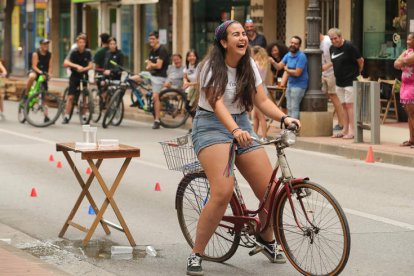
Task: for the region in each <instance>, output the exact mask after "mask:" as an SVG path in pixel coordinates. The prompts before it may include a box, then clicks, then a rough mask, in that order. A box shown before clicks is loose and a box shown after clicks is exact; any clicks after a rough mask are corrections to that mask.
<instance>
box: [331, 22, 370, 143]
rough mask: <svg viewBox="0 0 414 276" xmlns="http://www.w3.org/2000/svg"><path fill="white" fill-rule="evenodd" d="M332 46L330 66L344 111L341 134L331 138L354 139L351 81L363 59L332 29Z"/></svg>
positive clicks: (355, 78)
mask: <svg viewBox="0 0 414 276" xmlns="http://www.w3.org/2000/svg"><path fill="white" fill-rule="evenodd" d="M328 36H329V38H330V39H331V42H332V46H331V48H330V49H329V52H330V54H331V61H332V66H333V69H334V75H335V79H336V94H337V95H338V98H339V100H340V101H341V103H342V106H343V108H344V110H345V116H344V120H343V123H344V125H343V129H342V132H340V133H337V134H336V135H334V136H332V137H333V138H343V139H353V138H354V104H353V103H354V94H355V91H354V88H353V81H355V80H357V78H358V76H359V75H360V74H361V72H362V69H363V67H364V59H363V58H362V56H361V54H360V52H359V51H358V49H357V48H355V46H354V45H352V43H351V42H349V41H346V40H344V39H343V38H342V34H341V31H340V30H339V29H336V28H332V29H330V30H329V31H328Z"/></svg>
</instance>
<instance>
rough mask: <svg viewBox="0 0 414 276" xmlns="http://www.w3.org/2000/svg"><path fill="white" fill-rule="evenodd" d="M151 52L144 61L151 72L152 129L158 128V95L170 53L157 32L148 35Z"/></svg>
mask: <svg viewBox="0 0 414 276" xmlns="http://www.w3.org/2000/svg"><path fill="white" fill-rule="evenodd" d="M148 42H149V46H150V47H151V52H150V53H149V57H148V59H147V60H146V61H145V63H146V67H145V68H146V69H147V70H148V71H150V73H151V84H152V91H153V92H154V94H153V96H152V97H153V101H154V111H155V118H154V124H153V126H152V128H153V129H159V128H160V110H161V104H160V97H159V93H160V91H161V89H162V87H163V85H164V83H165V81H166V79H167V68H168V64H169V63H170V54H169V52H168V50H167V48H166V47H165V46H163V45H161V44H160V41H159V38H158V32H151V33H150V34H149V37H148Z"/></svg>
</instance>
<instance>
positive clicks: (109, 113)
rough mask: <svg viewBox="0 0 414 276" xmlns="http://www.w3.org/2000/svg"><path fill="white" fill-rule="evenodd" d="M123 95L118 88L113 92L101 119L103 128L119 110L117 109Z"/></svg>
mask: <svg viewBox="0 0 414 276" xmlns="http://www.w3.org/2000/svg"><path fill="white" fill-rule="evenodd" d="M123 95H124V94H123V92H122V90H120V89H118V90H117V91H116V92H115V94H114V95H113V96H112V97H111V100H110V101H109V104H108V107H107V109H106V112H105V115H104V117H103V121H102V126H103V128H107V127H108V126H109V125H110V124H111V123H112V120H113V119H114V118H115V116H116V114H117V112H119V111H118V109H119V108H120V106H121V102H122V96H123Z"/></svg>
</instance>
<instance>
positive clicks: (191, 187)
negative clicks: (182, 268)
mask: <svg viewBox="0 0 414 276" xmlns="http://www.w3.org/2000/svg"><path fill="white" fill-rule="evenodd" d="M209 198H210V185H209V183H208V180H207V176H206V174H205V173H204V172H198V173H191V174H187V175H186V176H185V177H184V178H183V179H182V180H181V182H180V184H179V185H178V189H177V194H176V198H175V202H176V209H177V216H178V222H179V223H180V227H181V231H182V232H183V235H184V237H185V239H186V240H187V242H188V244H189V245H190V247H191V248H193V246H194V241H195V235H196V230H197V223H198V218H199V217H200V213H201V211H202V209H203V207H204V205H205V204H206V203H207V201H208V200H209ZM225 214H226V215H228V216H231V215H233V210H232V208H231V206H230V204H229V206H228V208H227V210H226V213H225ZM239 242H240V232H236V231H235V229H234V225H233V224H231V223H228V222H224V221H221V222H220V224H219V226H218V227H217V229H216V231H215V232H214V234H213V236H212V237H211V238H210V240H209V242H208V244H207V246H206V249H205V251H204V255H203V259H205V260H208V261H213V262H224V261H226V260H228V259H230V258H231V257H232V256H233V255H234V253H235V252H236V250H237V247H238V246H239Z"/></svg>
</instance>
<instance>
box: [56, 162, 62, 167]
mask: <svg viewBox="0 0 414 276" xmlns="http://www.w3.org/2000/svg"><path fill="white" fill-rule="evenodd" d="M56 168H58V169H61V168H62V162H60V161H59V162H57V165H56Z"/></svg>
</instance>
